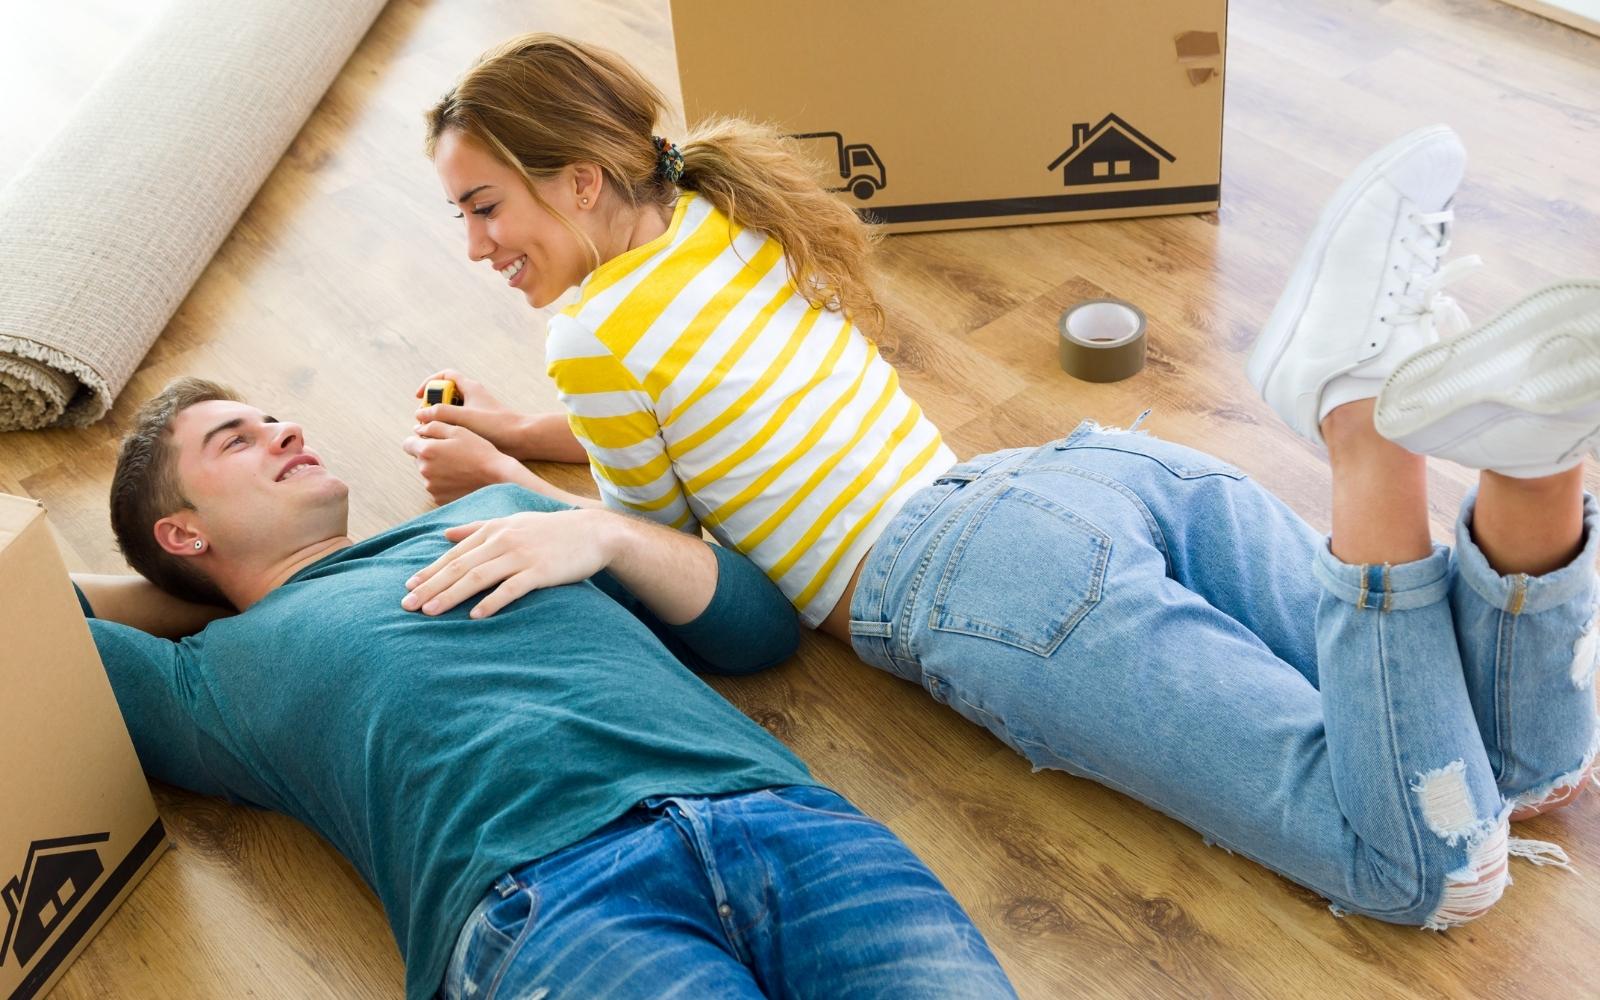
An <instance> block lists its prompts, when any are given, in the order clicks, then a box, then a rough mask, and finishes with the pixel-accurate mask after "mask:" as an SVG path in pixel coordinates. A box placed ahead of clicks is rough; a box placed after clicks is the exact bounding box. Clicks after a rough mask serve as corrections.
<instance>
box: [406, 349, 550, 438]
mask: <svg viewBox="0 0 1600 1000" xmlns="http://www.w3.org/2000/svg"><path fill="white" fill-rule="evenodd" d="M441 378H447V379H450V380H451V381H452V382H454V383H455V384H456V388H457V389H459V390H461V396H462V398H463V403H462V405H460V406H455V405H452V404H448V403H435V404H434V405H432V406H424V407H421V408H420V409H418V410H417V423H419V424H428V423H432V422H433V421H435V420H437V421H441V422H443V423H447V424H453V425H455V426H457V427H462V428H465V429H467V430H469V431H472V432H473V433H474V434H476V435H478V436H479V437H481V438H483V439H484V440H485V441H488V442H489V443H490V444H492V445H494V446H495V448H496V450H498V451H502V452H504V453H505V454H507V455H511V456H512V457H514V458H526V457H528V456H526V455H524V454H523V452H524V451H525V450H526V440H525V439H526V437H527V423H528V418H527V417H526V416H524V415H523V414H521V413H518V412H516V411H515V410H513V409H511V408H510V407H508V406H506V405H505V404H504V403H502V402H500V400H499V399H497V398H495V396H494V394H493V393H491V392H490V391H489V390H488V389H487V388H485V387H484V385H483V383H482V382H476V381H473V380H472V379H470V378H467V377H466V376H465V375H463V374H461V373H460V372H458V371H456V370H455V369H454V368H446V369H444V370H442V371H436V372H434V373H433V374H432V375H429V376H428V377H427V378H425V379H423V380H422V384H421V385H419V386H417V398H418V399H421V398H422V393H423V390H425V389H426V388H427V387H428V383H429V382H432V381H433V380H434V379H441Z"/></svg>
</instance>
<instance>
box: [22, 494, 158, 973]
mask: <svg viewBox="0 0 1600 1000" xmlns="http://www.w3.org/2000/svg"><path fill="white" fill-rule="evenodd" d="M0 799H3V800H4V801H3V804H0V997H6V998H9V1000H22V998H24V997H34V996H42V995H43V994H44V993H45V992H46V991H47V990H48V989H49V988H50V987H51V986H52V985H54V983H55V981H56V979H57V978H58V977H59V976H60V974H61V972H62V971H63V970H64V969H65V968H66V966H67V964H68V963H69V962H71V961H72V959H74V958H75V957H77V955H78V953H79V952H80V951H82V950H83V947H84V945H85V944H87V943H88V941H89V939H90V938H91V937H93V936H94V933H95V932H96V931H98V930H99V929H100V926H101V925H102V924H104V923H105V921H106V918H107V917H109V916H110V915H111V912H112V911H113V910H115V909H116V907H117V905H118V904H119V903H121V902H122V900H123V899H124V898H125V897H126V896H127V895H128V893H129V892H130V891H131V890H132V888H133V886H134V884H135V883H137V882H138V881H139V879H140V878H142V877H143V876H144V873H145V872H146V871H148V870H149V868H150V866H151V865H152V864H154V862H155V860H156V858H157V857H158V856H159V855H160V854H161V852H162V850H163V849H165V847H166V844H167V837H166V830H165V829H164V828H163V827H162V825H161V819H160V817H159V816H157V815H156V807H155V803H154V802H153V801H152V800H151V798H150V787H149V785H148V784H147V783H146V782H145V777H144V774H143V772H142V771H141V770H140V769H139V759H138V757H137V756H136V755H135V754H134V751H133V742H132V741H131V740H130V739H129V738H128V730H127V728H126V727H125V726H124V725H123V722H122V715H121V713H120V712H118V710H117V702H116V699H115V697H114V696H113V695H112V693H111V683H110V681H109V680H107V678H106V673H105V668H104V667H103V666H102V665H101V663H100V656H99V654H98V653H96V652H95V647H94V641H93V640H92V639H91V638H90V637H89V627H88V625H87V623H86V622H85V621H84V618H83V612H82V611H81V610H80V609H79V606H78V601H77V598H76V596H75V595H74V594H73V591H72V584H71V581H70V580H69V578H68V577H67V569H66V566H65V565H64V564H63V563H62V561H61V554H60V552H59V551H58V550H57V549H56V544H55V539H54V538H53V537H52V536H51V534H50V528H49V525H48V524H47V523H46V522H45V513H44V507H43V505H42V504H40V503H39V502H38V501H36V500H25V499H23V498H21V497H14V496H7V495H4V494H0Z"/></svg>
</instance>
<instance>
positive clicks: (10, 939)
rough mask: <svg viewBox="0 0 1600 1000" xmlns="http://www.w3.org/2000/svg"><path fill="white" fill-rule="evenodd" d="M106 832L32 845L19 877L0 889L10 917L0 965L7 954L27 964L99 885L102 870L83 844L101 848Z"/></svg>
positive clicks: (0, 937)
mask: <svg viewBox="0 0 1600 1000" xmlns="http://www.w3.org/2000/svg"><path fill="white" fill-rule="evenodd" d="M110 838H111V835H110V833H90V834H85V835H83V836H81V837H58V838H56V839H54V840H35V841H34V842H33V843H32V844H31V845H29V847H28V856H27V858H26V859H25V860H24V861H23V862H22V874H20V875H18V876H16V877H15V878H13V879H12V880H11V881H9V882H7V883H6V884H5V886H4V887H3V888H0V899H3V900H4V901H5V904H6V910H7V912H8V914H9V916H8V917H7V919H6V927H5V933H4V934H3V935H0V965H4V964H5V962H6V957H7V955H8V954H9V955H15V956H16V958H17V962H18V963H19V964H21V965H27V964H28V962H29V961H30V960H31V959H32V958H33V956H34V953H35V952H37V951H38V950H39V948H40V946H42V945H43V944H44V943H45V942H46V941H48V940H49V939H50V935H51V933H52V932H53V931H54V930H55V929H56V928H57V927H58V926H60V924H61V922H62V921H63V920H65V919H66V918H67V914H68V913H70V912H72V908H73V907H74V906H76V905H77V904H78V903H79V902H80V901H82V900H83V898H84V896H85V894H86V893H88V891H89V889H90V887H92V886H93V885H94V884H95V882H97V881H99V879H100V875H101V873H103V872H104V871H105V865H104V864H103V863H102V862H101V860H100V852H99V851H98V850H97V849H95V848H93V847H90V846H88V845H90V844H98V843H103V842H105V841H107V840H109V839H110Z"/></svg>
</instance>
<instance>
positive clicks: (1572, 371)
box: [1373, 281, 1600, 478]
mask: <svg viewBox="0 0 1600 1000" xmlns="http://www.w3.org/2000/svg"><path fill="white" fill-rule="evenodd" d="M1373 422H1374V423H1375V424H1376V425H1377V428H1378V433H1379V434H1382V435H1383V436H1384V437H1386V438H1388V439H1389V440H1391V441H1394V442H1395V443H1396V444H1399V445H1400V446H1401V447H1403V448H1406V449H1408V450H1410V451H1415V452H1420V453H1422V454H1426V455H1436V456H1438V457H1440V458H1447V459H1449V460H1450V461H1452V462H1459V463H1460V464H1462V465H1467V466H1471V467H1472V468H1475V469H1489V470H1491V471H1494V472H1499V473H1503V474H1505V475H1508V476H1520V477H1524V478H1531V477H1534V476H1548V475H1551V474H1553V473H1556V472H1561V471H1563V470H1565V469H1570V468H1572V467H1573V466H1575V465H1577V464H1578V463H1580V462H1582V461H1583V458H1584V456H1585V455H1587V454H1589V452H1591V451H1593V450H1594V448H1595V445H1596V443H1597V442H1600V281H1564V282H1562V283H1560V284H1557V285H1551V286H1550V287H1549V288H1546V289H1544V290H1543V291H1538V292H1534V293H1533V294H1532V295H1530V296H1528V297H1527V298H1525V299H1523V300H1522V301H1521V302H1518V303H1517V304H1516V305H1514V306H1512V307H1511V308H1510V309H1507V310H1506V311H1505V312H1503V313H1501V314H1500V315H1499V316H1496V317H1495V318H1494V319H1493V320H1490V321H1489V322H1488V323H1485V324H1484V325H1482V326H1480V327H1478V328H1477V329H1476V330H1473V331H1472V332H1471V333H1467V334H1464V335H1462V336H1460V337H1456V338H1455V339H1453V340H1446V341H1444V342H1443V343H1441V344H1436V345H1434V346H1433V347H1430V348H1428V349H1426V350H1424V351H1421V352H1420V353H1418V354H1417V355H1415V356H1414V357H1411V358H1408V359H1407V360H1406V361H1404V362H1402V363H1401V364H1400V366H1399V367H1397V368H1396V369H1395V370H1394V373H1393V374H1392V375H1390V376H1389V380H1388V381H1387V382H1385V383H1384V386H1383V391H1382V392H1381V393H1379V395H1378V406H1377V410H1376V412H1375V413H1374V415H1373Z"/></svg>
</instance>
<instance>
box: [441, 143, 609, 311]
mask: <svg viewBox="0 0 1600 1000" xmlns="http://www.w3.org/2000/svg"><path fill="white" fill-rule="evenodd" d="M433 165H434V169H436V170H437V171H438V172H439V179H440V180H441V181H442V182H443V183H444V189H445V197H446V199H447V200H448V201H449V202H450V204H452V205H454V206H456V208H457V210H458V211H459V212H460V213H461V217H462V218H463V219H465V220H466V225H467V257H468V258H469V259H471V260H474V261H480V260H481V261H488V262H489V263H490V264H491V265H492V266H493V267H494V269H495V270H496V271H498V272H499V273H500V276H501V277H502V278H504V279H506V283H507V284H509V285H510V286H511V287H512V288H514V289H516V290H517V291H519V292H521V293H522V295H523V297H524V298H526V299H527V300H528V302H529V304H531V305H533V306H534V307H535V308H538V307H541V306H546V305H549V304H550V303H551V302H554V301H555V300H556V299H557V298H559V297H560V296H561V294H562V293H563V292H565V291H566V290H567V289H569V288H571V287H572V286H574V285H576V284H578V283H579V282H581V281H582V280H583V278H584V276H585V275H587V274H588V273H589V270H590V264H591V258H590V256H589V254H588V252H587V250H586V249H585V248H584V246H583V244H582V243H580V242H579V241H578V238H577V237H576V236H574V235H573V233H572V232H571V231H570V230H569V229H567V227H566V226H564V225H562V223H561V220H559V219H557V218H556V217H555V216H554V215H552V214H551V213H550V212H548V211H546V210H545V209H544V207H543V206H541V205H540V204H539V203H538V202H537V201H535V200H534V197H533V195H532V194H530V193H529V192H528V189H527V186H526V185H525V184H524V183H523V180H522V175H521V174H519V173H517V172H516V171H515V170H512V169H511V168H510V167H508V166H506V165H505V164H503V163H501V162H500V161H499V160H497V159H495V158H494V157H493V156H491V155H489V153H488V152H486V151H485V150H484V149H483V147H481V146H480V145H478V143H476V142H474V141H473V140H472V139H469V138H467V137H466V136H465V135H464V134H463V133H461V132H460V131H458V130H455V129H447V130H446V131H445V132H444V133H443V134H442V135H440V136H439V139H438V142H437V143H435V145H434V152H433ZM583 179H586V178H584V176H583V174H582V172H578V171H574V170H573V169H572V168H570V167H569V168H568V169H567V170H564V171H562V173H561V174H559V175H558V176H556V177H552V178H549V179H546V180H541V181H536V182H535V187H537V189H538V191H539V196H540V197H541V198H543V199H544V200H545V201H546V202H547V203H548V204H549V205H550V206H551V207H552V208H554V209H555V210H556V211H558V212H561V213H562V214H563V215H565V216H566V217H567V218H569V219H573V220H578V221H579V224H580V225H581V224H582V223H581V219H582V216H583V215H586V214H588V213H586V212H580V211H579V208H580V206H579V198H580V197H586V198H587V199H588V203H589V205H593V204H594V202H595V196H596V194H597V193H598V192H588V191H586V190H585V191H582V192H580V190H579V189H580V186H581V184H580V180H583Z"/></svg>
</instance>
